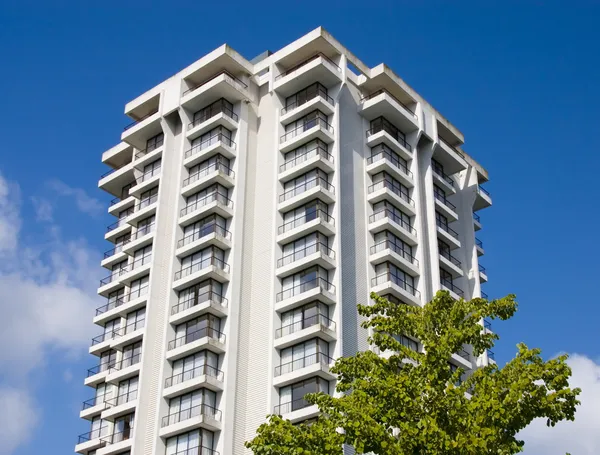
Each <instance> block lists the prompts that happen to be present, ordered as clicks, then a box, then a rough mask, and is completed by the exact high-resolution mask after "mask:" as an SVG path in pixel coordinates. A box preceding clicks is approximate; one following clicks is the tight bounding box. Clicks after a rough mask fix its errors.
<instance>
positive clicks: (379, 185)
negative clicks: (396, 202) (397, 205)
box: [368, 179, 415, 207]
mask: <svg viewBox="0 0 600 455" xmlns="http://www.w3.org/2000/svg"><path fill="white" fill-rule="evenodd" d="M382 189H388V190H390V191H391V192H392V193H394V194H395V195H396V196H398V197H399V198H400V199H402V200H403V201H404V202H406V203H407V204H408V205H410V206H412V207H414V206H415V201H413V200H412V199H411V198H410V197H408V194H407V193H405V192H404V191H402V187H400V186H399V185H398V184H396V183H394V182H393V181H392V180H390V179H383V180H380V181H379V182H376V183H373V184H372V185H371V186H369V189H368V191H369V194H371V193H374V192H375V191H379V190H382Z"/></svg>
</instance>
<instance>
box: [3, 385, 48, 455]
mask: <svg viewBox="0 0 600 455" xmlns="http://www.w3.org/2000/svg"><path fill="white" fill-rule="evenodd" d="M0 403H2V411H1V412H0V441H2V447H1V448H0V452H1V453H3V454H9V453H11V452H12V451H13V450H15V449H16V448H17V447H18V446H19V445H21V443H23V442H24V441H27V440H28V439H30V438H31V435H32V434H33V432H32V428H33V427H34V426H35V425H36V423H37V422H38V420H39V415H38V411H37V409H36V406H35V404H34V403H33V401H32V399H31V397H30V396H29V394H28V393H27V392H26V391H24V390H20V389H17V388H12V387H0Z"/></svg>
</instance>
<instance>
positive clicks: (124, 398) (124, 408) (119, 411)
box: [102, 390, 138, 421]
mask: <svg viewBox="0 0 600 455" xmlns="http://www.w3.org/2000/svg"><path fill="white" fill-rule="evenodd" d="M137 398H138V391H137V390H132V391H130V392H127V393H123V394H121V395H119V396H116V397H114V398H109V399H108V400H106V405H107V408H106V410H105V411H104V412H103V413H102V420H112V421H114V420H115V419H116V418H117V417H121V416H123V415H125V414H129V413H131V412H133V411H134V410H135V407H136V405H137V402H138V400H137Z"/></svg>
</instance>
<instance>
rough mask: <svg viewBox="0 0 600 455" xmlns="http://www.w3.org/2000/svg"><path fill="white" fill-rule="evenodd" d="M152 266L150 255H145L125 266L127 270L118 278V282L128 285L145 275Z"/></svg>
mask: <svg viewBox="0 0 600 455" xmlns="http://www.w3.org/2000/svg"><path fill="white" fill-rule="evenodd" d="M151 265H152V254H146V255H144V256H142V257H139V258H137V259H136V260H134V261H133V262H131V263H130V264H128V265H127V270H126V271H125V273H122V274H121V276H120V277H119V281H120V282H121V283H124V284H126V285H130V284H131V282H132V281H134V280H137V279H138V278H141V277H142V276H144V275H147V274H148V272H149V271H150V266H151Z"/></svg>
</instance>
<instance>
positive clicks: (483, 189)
mask: <svg viewBox="0 0 600 455" xmlns="http://www.w3.org/2000/svg"><path fill="white" fill-rule="evenodd" d="M477 192H478V193H483V194H485V195H487V196H490V193H489V191H488V190H486V189H485V188H484V187H482V186H481V185H477Z"/></svg>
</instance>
